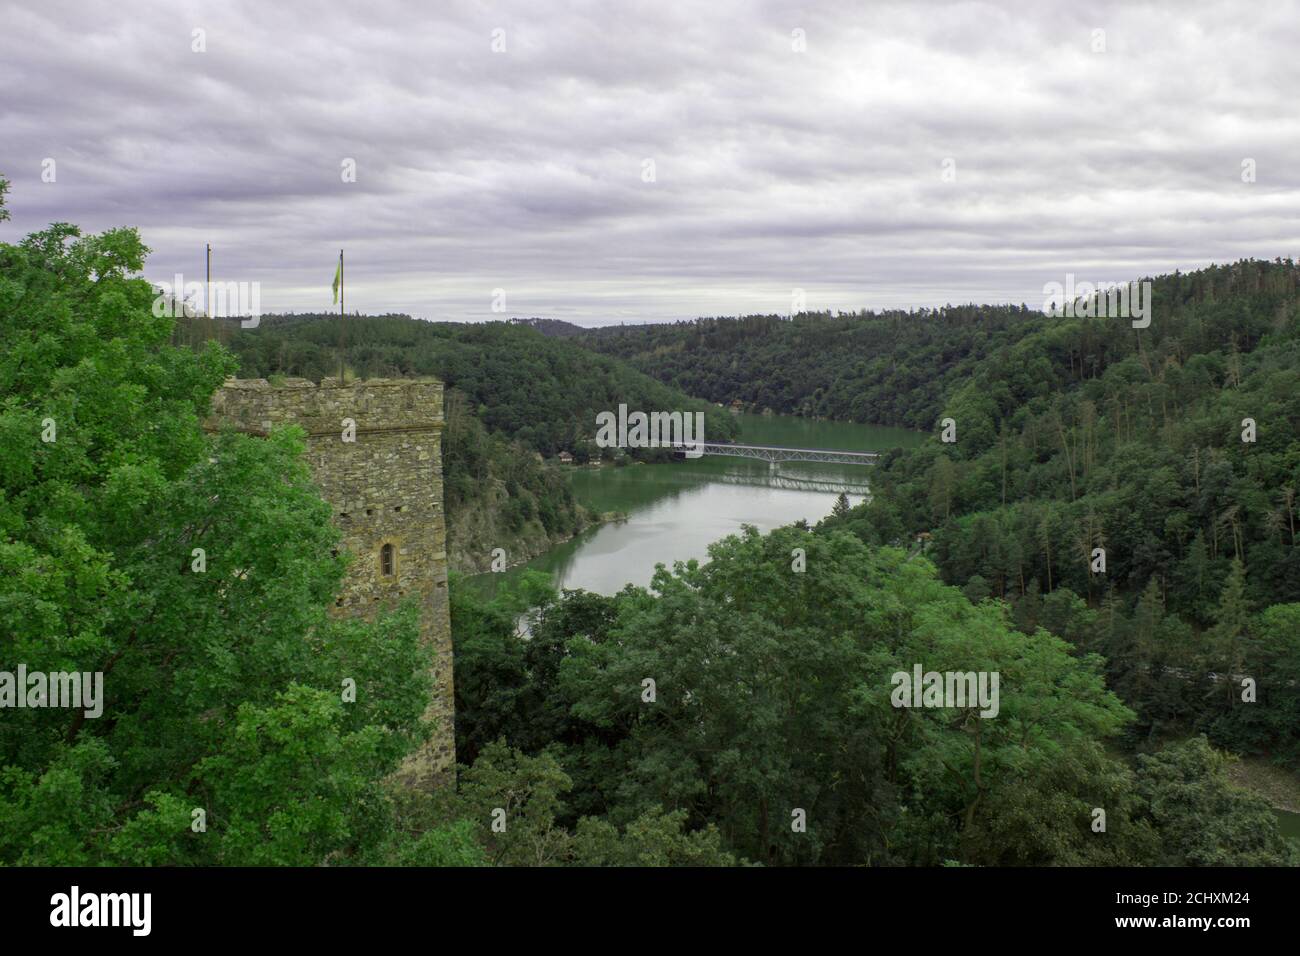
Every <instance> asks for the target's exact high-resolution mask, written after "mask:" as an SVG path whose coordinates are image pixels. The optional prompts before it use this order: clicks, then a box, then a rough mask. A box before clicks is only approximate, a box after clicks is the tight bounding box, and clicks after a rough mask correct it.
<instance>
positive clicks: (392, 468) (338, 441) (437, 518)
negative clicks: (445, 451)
mask: <svg viewBox="0 0 1300 956" xmlns="http://www.w3.org/2000/svg"><path fill="white" fill-rule="evenodd" d="M290 423H293V424H297V425H299V426H301V427H302V428H303V430H304V431H306V432H307V460H308V464H309V465H310V467H311V471H312V476H313V478H314V479H315V481H316V484H317V485H318V486H319V487H320V489H321V493H322V496H323V497H324V498H325V500H326V501H328V502H329V503H330V505H331V506H332V507H333V509H334V523H335V525H336V526H337V527H338V529H339V530H340V531H341V532H342V535H343V540H342V547H344V548H346V549H347V550H348V551H349V552H351V554H352V563H351V565H350V567H349V569H348V574H347V576H346V577H345V578H344V581H343V587H342V590H341V592H340V594H339V597H338V601H337V606H336V607H334V608H332V609H331V613H333V614H335V615H338V616H349V617H350V616H356V617H369V616H371V615H373V614H374V613H375V611H376V610H377V609H379V608H385V607H392V606H394V605H396V603H397V602H398V601H400V600H403V599H405V598H409V597H415V598H416V599H418V601H419V606H420V636H421V638H422V639H423V640H425V641H427V642H428V643H430V644H431V645H432V646H433V649H434V653H435V660H434V694H433V699H432V701H431V703H430V706H429V711H428V713H427V714H426V715H425V716H426V718H432V719H436V722H437V723H436V726H435V729H434V735H433V737H432V739H431V740H430V742H429V744H428V745H427V747H426V748H425V749H424V750H422V751H421V752H419V753H416V754H413V755H412V756H411V757H410V758H408V760H407V763H406V764H405V765H404V766H403V768H402V776H403V778H408V779H410V780H411V781H412V782H413V783H414V784H416V785H419V786H425V787H430V786H437V785H440V784H442V783H445V782H447V781H449V780H452V779H454V775H455V766H456V748H455V731H454V726H453V720H454V717H455V697H454V696H453V690H452V644H451V622H450V618H449V613H448V601H447V532H446V521H445V516H444V513H443V496H442V452H441V444H440V439H441V435H442V427H443V412H442V383H441V382H438V381H432V380H427V381H411V380H386V379H371V380H370V381H365V382H360V381H359V382H352V383H349V384H346V385H340V384H339V382H338V380H337V379H328V378H327V379H325V380H324V381H322V382H321V383H320V384H319V385H316V384H314V383H313V382H309V381H307V380H306V379H288V380H286V381H285V382H284V383H283V384H279V385H274V386H273V385H271V384H269V383H268V382H267V381H266V380H265V379H228V380H227V381H226V383H225V385H223V386H222V387H221V388H219V389H218V390H217V393H216V395H214V396H213V400H212V417H211V418H210V419H209V420H208V422H207V426H206V427H208V428H209V429H210V430H216V429H219V428H221V427H225V426H232V427H234V428H236V429H238V430H239V431H242V432H246V433H248V434H252V435H268V434H270V432H271V430H272V429H274V428H277V427H280V426H282V425H287V424H290ZM350 423H351V424H353V426H354V428H353V431H354V440H352V441H349V440H347V437H348V436H347V435H346V433H345V430H347V429H348V425H349V424H350Z"/></svg>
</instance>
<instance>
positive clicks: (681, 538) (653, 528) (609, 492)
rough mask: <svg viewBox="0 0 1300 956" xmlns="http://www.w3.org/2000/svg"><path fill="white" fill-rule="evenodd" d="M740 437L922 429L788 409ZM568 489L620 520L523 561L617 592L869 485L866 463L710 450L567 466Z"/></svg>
mask: <svg viewBox="0 0 1300 956" xmlns="http://www.w3.org/2000/svg"><path fill="white" fill-rule="evenodd" d="M740 419H741V423H740V424H741V433H740V436H739V437H738V438H737V439H736V440H737V442H739V443H741V444H747V445H780V446H784V447H791V448H827V449H834V450H836V451H886V450H888V449H890V448H898V447H904V448H908V447H915V446H916V445H919V444H920V443H921V442H923V441H925V439H926V436H925V435H924V434H922V433H920V432H914V431H910V430H908V429H903V428H885V427H879V426H875V425H853V424H846V423H843V422H819V421H810V420H808V419H803V418H795V417H793V416H790V415H741V416H740ZM570 467H571V474H570V481H571V483H572V487H573V492H574V496H575V497H576V498H577V499H578V501H579V502H581V503H582V504H583V505H585V506H587V507H588V508H591V509H592V510H594V511H598V512H601V513H605V512H611V511H616V512H621V513H625V514H627V516H628V517H627V520H626V521H618V522H610V523H607V524H603V525H600V526H598V527H596V528H592V529H590V530H588V531H586V532H585V533H583V534H581V535H579V536H578V537H576V538H574V539H573V540H571V541H567V542H565V543H564V544H561V545H559V546H558V547H556V548H553V549H552V550H550V551H548V552H547V553H545V554H543V555H541V556H540V557H537V558H534V559H533V560H532V561H529V562H528V563H527V564H526V565H523V566H521V567H528V568H536V569H538V570H541V571H545V572H547V573H549V574H551V575H552V576H553V579H554V581H555V584H556V586H557V587H560V588H582V589H584V590H588V591H595V592H597V593H599V594H614V593H615V592H617V591H619V590H621V589H622V588H623V586H624V585H626V584H636V585H642V586H644V585H646V584H648V583H649V581H650V576H651V575H652V574H653V573H654V567H655V564H656V563H661V562H662V563H664V564H667V565H669V566H670V567H671V565H672V562H673V561H685V560H688V559H690V558H699V559H704V558H706V557H707V556H708V546H709V544H710V543H711V542H714V541H717V540H718V539H719V538H723V537H726V536H727V535H729V534H733V533H735V532H737V531H739V530H740V527H741V525H743V524H752V525H755V526H756V527H758V528H759V529H760V530H762V531H769V530H771V529H772V528H778V527H781V526H782V525H787V524H790V523H792V522H795V521H798V520H799V519H801V518H802V519H805V520H807V521H808V522H809V523H810V524H813V523H816V522H817V521H819V520H821V519H822V518H824V517H825V516H826V515H828V514H830V511H831V508H832V506H834V504H835V499H836V497H837V496H838V495H839V493H840V492H841V491H843V492H845V493H846V494H847V495H848V497H849V501H850V503H852V504H857V503H858V502H860V501H861V500H862V499H863V497H864V496H865V495H866V494H867V481H868V478H869V477H870V474H871V467H870V466H864V465H830V464H819V463H811V462H787V463H782V464H781V465H779V466H778V467H777V468H776V469H775V470H774V469H772V468H771V466H769V465H768V464H767V463H765V462H761V461H751V460H748V459H743V458H726V457H720V456H711V455H706V456H704V457H703V458H698V459H695V460H693V461H675V462H667V463H664V464H656V465H639V464H634V465H627V466H625V467H621V468H620V467H613V466H608V465H606V466H602V467H599V468H593V467H583V466H577V465H574V466H570ZM521 567H515V568H512V569H510V570H508V571H505V572H502V573H499V574H481V575H476V576H474V577H473V578H471V579H470V580H471V582H473V584H474V586H476V587H478V588H481V589H483V590H484V591H487V592H490V591H491V590H493V589H495V587H497V586H499V585H500V584H502V583H506V582H510V581H513V580H514V579H515V578H516V577H518V575H519V574H520V572H521Z"/></svg>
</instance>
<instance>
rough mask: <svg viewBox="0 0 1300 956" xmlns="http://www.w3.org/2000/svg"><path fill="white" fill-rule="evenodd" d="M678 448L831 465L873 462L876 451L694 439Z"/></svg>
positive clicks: (712, 453)
mask: <svg viewBox="0 0 1300 956" xmlns="http://www.w3.org/2000/svg"><path fill="white" fill-rule="evenodd" d="M673 447H674V448H675V449H677V450H678V451H683V452H684V451H686V450H687V449H689V450H691V451H702V452H703V454H705V455H728V456H730V457H732V458H753V459H755V460H756V461H766V462H771V463H772V464H775V463H777V462H780V461H817V462H826V463H829V464H834V465H874V464H875V463H876V459H878V458H879V457H880V452H876V451H833V450H831V449H829V448H781V447H778V446H776V445H732V444H729V443H727V442H707V441H706V442H695V443H694V444H691V445H685V444H679V445H674V446H673Z"/></svg>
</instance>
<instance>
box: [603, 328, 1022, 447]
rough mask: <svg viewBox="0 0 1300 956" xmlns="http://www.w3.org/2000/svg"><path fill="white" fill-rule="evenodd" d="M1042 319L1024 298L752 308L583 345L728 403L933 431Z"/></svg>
mask: <svg viewBox="0 0 1300 956" xmlns="http://www.w3.org/2000/svg"><path fill="white" fill-rule="evenodd" d="M1042 319H1043V315H1042V314H1041V313H1038V312H1033V311H1030V310H1029V309H1028V308H1026V307H1024V306H1019V307H1012V306H949V307H947V308H943V309H920V310H917V311H914V312H886V313H879V314H877V313H871V312H861V313H855V314H839V315H827V314H821V313H809V314H803V315H798V316H795V317H794V318H792V319H790V318H783V317H781V316H775V315H752V316H744V317H741V318H721V319H696V320H693V321H690V322H678V323H672V324H667V323H666V324H662V325H633V326H609V327H605V328H599V329H593V330H590V331H588V332H586V333H585V334H584V335H582V336H580V337H579V338H578V341H580V342H583V343H584V344H586V345H588V346H590V347H591V348H592V349H594V350H596V351H599V352H601V353H602V354H606V355H613V356H617V357H619V358H622V359H625V360H626V361H628V362H629V363H630V364H631V365H633V366H634V367H636V368H638V369H640V370H641V371H643V372H645V373H646V374H647V375H653V376H655V377H657V378H659V379H661V380H662V381H664V382H668V383H671V384H673V385H675V386H677V387H678V388H680V389H681V390H682V391H684V392H686V393H687V394H690V395H697V396H699V397H701V398H706V399H708V400H709V401H713V402H721V403H722V404H724V405H726V404H730V403H732V402H733V401H736V402H740V403H741V404H742V405H745V406H747V407H750V408H753V409H754V410H757V411H762V410H764V409H771V410H772V411H774V412H785V413H788V414H792V415H803V416H805V417H809V418H830V419H835V420H838V421H848V422H870V423H873V424H878V425H900V426H905V427H910V428H919V429H928V428H930V427H931V426H932V425H933V423H934V421H935V420H936V418H937V417H938V412H939V409H940V406H941V403H942V401H943V399H944V397H945V396H946V395H947V394H948V393H949V392H950V391H951V390H952V389H953V388H954V387H955V386H957V385H958V384H959V383H961V382H962V381H964V380H965V379H967V378H969V376H970V375H971V374H972V373H973V370H974V369H975V368H976V367H977V366H978V365H979V364H980V363H982V362H984V361H986V360H987V359H988V358H989V357H990V356H992V355H995V354H997V353H998V351H999V350H1000V349H1002V348H1005V347H1006V346H1007V345H1010V344H1012V343H1015V342H1017V341H1019V340H1020V339H1021V338H1022V337H1023V336H1025V335H1026V334H1028V333H1029V332H1030V331H1031V330H1032V329H1033V328H1034V323H1035V322H1041V320H1042Z"/></svg>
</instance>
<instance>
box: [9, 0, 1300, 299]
mask: <svg viewBox="0 0 1300 956" xmlns="http://www.w3.org/2000/svg"><path fill="white" fill-rule="evenodd" d="M0 23H3V29H0V90H3V91H4V92H3V93H2V94H0V173H3V174H4V175H5V176H6V177H7V178H9V179H10V180H12V182H13V190H12V192H11V195H10V200H9V205H10V208H11V210H12V212H13V219H12V220H11V221H10V222H8V223H5V224H3V225H0V240H3V241H15V240H16V239H17V238H18V237H20V236H21V235H23V234H25V233H27V232H30V231H32V230H35V229H39V228H43V227H44V226H45V225H46V224H48V223H49V222H51V221H58V220H63V221H72V222H76V223H78V224H80V225H82V226H83V227H84V228H85V229H88V230H101V229H105V228H108V227H111V226H118V225H133V226H137V227H139V229H140V230H141V233H142V235H143V236H144V239H145V242H146V243H147V244H148V245H149V246H150V247H151V248H152V249H153V250H154V252H153V256H152V258H151V260H150V264H149V268H148V270H147V275H148V276H149V277H150V278H152V279H155V280H159V279H170V277H171V276H172V275H173V274H175V273H177V272H180V273H182V274H184V275H185V277H186V278H187V279H202V274H203V250H204V244H205V243H209V242H210V243H212V245H213V248H214V278H219V279H222V280H227V281H231V280H233V281H249V282H252V281H256V282H260V283H261V292H262V308H263V310H264V311H267V312H272V311H281V310H296V311H323V310H328V309H329V308H330V290H329V284H330V279H331V278H332V276H333V271H334V260H335V259H336V257H337V254H338V250H339V248H340V247H343V248H345V249H346V256H347V276H348V306H349V309H352V308H357V309H360V310H362V311H364V312H383V311H398V312H408V313H411V314H413V315H416V316H421V317H426V318H431V319H456V320H474V319H487V318H501V317H503V315H502V314H498V313H494V312H493V303H494V290H498V289H500V290H504V308H505V312H504V315H506V316H534V315H538V316H549V317H554V318H562V319H568V320H570V321H578V322H582V323H584V324H585V323H590V322H609V321H614V322H617V321H646V320H651V321H654V320H662V319H676V318H688V317H693V316H696V315H734V314H742V313H749V312H778V313H786V312H788V311H790V307H791V302H792V295H793V290H795V289H802V290H804V294H805V296H806V302H807V307H808V308H809V309H857V308H881V307H893V306H924V305H942V304H944V303H946V302H968V301H979V302H1027V303H1030V304H1031V305H1035V306H1038V305H1041V304H1042V299H1043V291H1042V290H1043V285H1044V284H1045V283H1047V282H1051V281H1058V282H1063V281H1064V279H1065V276H1066V274H1067V273H1074V274H1075V275H1076V277H1077V278H1078V279H1079V280H1091V281H1096V280H1105V281H1115V280H1124V279H1129V278H1134V277H1138V276H1142V275H1151V274H1158V273H1162V272H1167V271H1171V270H1173V269H1174V268H1181V269H1189V268H1195V267H1197V266H1200V265H1204V264H1207V263H1210V262H1227V261H1231V260H1234V259H1238V258H1241V257H1245V256H1255V257H1262V258H1274V257H1276V256H1292V257H1295V256H1298V255H1300V188H1298V187H1300V107H1298V106H1297V94H1298V93H1300V54H1298V52H1297V51H1300V5H1297V4H1296V3H1260V4H1248V5H1247V4H1241V3H1238V2H1223V3H1197V2H1174V3H1168V4H1149V5H1142V4H1135V3H1127V2H1120V3H1088V2H1082V0H1050V2H1041V3H1032V4H1030V3H1015V4H1012V3H1007V4H980V3H938V2H924V0H922V2H911V3H906V4H897V5H895V4H883V3H869V2H863V0H854V2H840V0H829V2H816V3H808V4H805V5H801V4H798V3H777V2H770V3H769V2H759V0H748V2H739V0H709V2H707V3H705V2H685V0H680V2H678V0H646V2H640V0H636V2H619V3H613V2H604V3H598V2H563V0H532V2H526V0H525V2H515V3H504V2H503V3H497V2H480V3H473V2H457V0H438V2H434V3H431V2H428V0H424V2H398V0H366V2H357V3H349V4H332V5H328V6H327V5H322V4H316V3H307V2H303V0H277V2H274V3H268V2H265V0H263V2H256V3H253V2H229V0H223V2H216V0H212V2H206V3H191V2H183V0H182V2H168V3H161V2H153V3H145V2H137V0H115V2H114V3H112V4H102V3H88V2H75V3H74V2H62V0H43V2H41V3H39V4H35V3H22V4H17V3H13V2H11V0H0ZM195 31H202V33H197V34H196V32H195ZM1099 31H1104V32H1099ZM198 47H202V48H203V49H196V48H198ZM48 160H53V161H54V162H53V165H52V166H51V164H49V163H48ZM348 160H353V161H355V170H356V174H355V181H354V182H351V181H345V178H346V177H345V175H344V174H345V172H346V169H345V166H346V164H347V161H348ZM1247 160H1253V161H1254V170H1255V181H1254V182H1243V162H1245V161H1247ZM43 170H45V171H47V172H46V175H45V177H44V178H45V179H48V178H50V176H49V171H51V170H52V172H53V179H54V181H53V182H47V181H43V176H42V173H43ZM1246 178H1249V177H1246ZM501 299H502V297H501V296H500V295H497V296H496V302H497V303H498V305H500V304H501Z"/></svg>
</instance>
